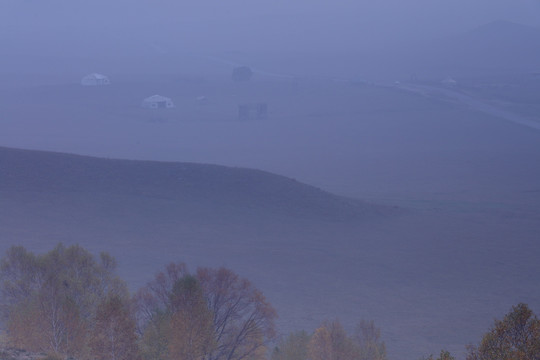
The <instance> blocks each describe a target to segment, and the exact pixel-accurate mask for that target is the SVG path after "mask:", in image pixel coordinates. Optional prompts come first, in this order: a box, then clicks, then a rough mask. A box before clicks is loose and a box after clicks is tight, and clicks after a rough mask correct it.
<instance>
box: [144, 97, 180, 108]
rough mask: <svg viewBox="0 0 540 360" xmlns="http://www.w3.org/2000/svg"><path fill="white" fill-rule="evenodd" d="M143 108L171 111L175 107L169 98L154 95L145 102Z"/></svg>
mask: <svg viewBox="0 0 540 360" xmlns="http://www.w3.org/2000/svg"><path fill="white" fill-rule="evenodd" d="M142 107H143V108H147V109H170V108H173V107H174V103H173V101H172V100H171V99H170V98H168V97H165V96H161V95H152V96H150V97H147V98H146V99H144V100H143V102H142Z"/></svg>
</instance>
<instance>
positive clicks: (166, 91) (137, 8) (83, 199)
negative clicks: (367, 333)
mask: <svg viewBox="0 0 540 360" xmlns="http://www.w3.org/2000/svg"><path fill="white" fill-rule="evenodd" d="M538 44H540V1H537V0H534V1H533V0H513V1H503V0H469V1H466V0H454V1H442V0H441V1H439V0H410V1H404V0H384V1H352V0H342V1H338V2H334V3H331V2H330V1H319V0H315V1H308V0H288V1H285V0H275V1H266V0H251V1H248V0H221V1H218V0H202V1H195V0H193V1H173V0H155V1H150V0H148V1H146V0H115V1H105V0H96V1H79V0H71V1H68V0H64V1H62V0H18V1H14V0H0V49H1V50H0V54H1V56H0V77H1V80H0V251H1V252H2V253H3V252H4V251H5V250H6V249H7V248H8V247H9V246H11V245H17V244H21V245H24V246H27V247H28V248H30V249H32V250H35V251H47V250H49V249H51V248H52V247H53V246H54V245H55V244H56V243H57V242H58V241H63V242H65V243H68V244H73V243H79V244H81V245H82V246H84V247H88V248H89V249H90V250H91V251H93V252H95V253H97V252H99V251H102V250H105V251H109V252H110V253H111V254H112V255H113V256H115V257H117V258H118V259H119V264H120V271H121V274H122V275H123V276H124V277H125V278H126V279H127V280H128V282H129V285H130V288H131V289H132V290H134V289H136V288H137V287H138V286H141V285H142V284H144V283H145V282H146V281H148V280H149V278H150V277H151V275H152V274H153V273H154V272H155V271H157V270H158V269H161V268H162V267H163V265H164V264H165V263H166V262H168V261H185V262H187V263H188V265H189V266H190V267H191V268H192V269H195V268H196V267H197V266H200V265H204V266H214V267H217V266H222V265H224V266H227V267H230V268H232V269H234V270H235V271H238V272H239V273H240V274H241V275H242V276H246V277H248V278H249V279H250V280H252V281H253V282H254V283H255V284H256V285H257V286H258V287H260V289H261V290H262V291H263V292H264V294H265V295H266V296H267V298H268V299H269V301H270V302H271V303H272V304H274V305H275V307H276V309H277V311H278V313H279V315H280V319H279V320H278V332H279V334H280V335H281V336H286V335H287V334H288V333H289V332H291V331H295V330H300V329H305V330H307V331H308V332H311V331H313V330H314V329H315V328H316V327H317V326H319V325H320V323H321V322H322V321H324V320H325V319H334V318H340V319H341V320H343V323H344V325H345V326H346V328H347V329H352V328H353V327H354V325H355V322H356V321H358V320H360V319H361V318H364V319H373V320H375V322H376V324H377V325H379V326H380V327H381V330H382V334H383V340H385V341H386V344H387V347H388V358H389V359H390V360H393V359H399V358H409V359H418V358H420V357H421V356H427V355H429V354H430V353H434V354H438V353H439V351H440V350H441V349H448V350H450V351H451V352H452V353H453V354H454V355H455V356H456V358H457V359H460V360H461V359H464V358H465V345H466V344H468V343H478V341H479V340H480V339H481V336H482V334H483V333H484V332H485V331H487V330H488V328H489V326H490V325H491V324H492V320H493V318H501V317H502V316H503V315H504V313H505V312H507V311H508V310H509V309H510V307H511V306H512V305H515V304H517V303H518V302H526V303H528V304H529V305H530V307H531V308H532V309H533V310H534V311H536V312H537V313H538V312H539V311H540V290H539V289H538V286H537V285H538V284H537V282H538V281H537V276H538V274H540V263H539V262H538V261H537V259H538V257H539V256H540V245H539V244H538V235H537V234H538V233H539V232H540V185H539V184H540V167H539V166H538V163H539V161H540V115H539V114H540V105H539V104H540V95H539V94H540V75H539V73H540V65H539V64H540V47H539V46H538ZM241 66H247V67H249V69H250V70H251V72H252V76H251V78H249V79H248V80H245V81H234V80H233V76H232V75H233V70H234V69H235V68H236V69H237V68H238V67H241ZM94 72H97V73H100V74H104V75H106V76H107V77H108V79H109V80H110V84H108V85H106V86H83V85H82V84H81V79H82V78H83V77H84V76H85V75H88V74H91V73H94ZM155 94H159V95H162V96H166V97H168V98H170V100H171V101H172V102H174V107H172V108H155V109H154V108H145V107H144V106H143V105H144V104H143V100H144V99H146V98H148V97H149V96H152V95H155ZM253 104H255V107H256V108H257V106H262V108H264V109H266V110H264V114H262V115H261V116H259V114H258V113H255V115H253V111H252V110H253V109H254V108H253ZM159 106H161V105H159ZM242 106H247V108H248V109H250V110H249V111H248V115H247V116H243V115H242V113H241V108H242ZM250 106H251V107H250ZM156 107H158V105H156ZM257 109H258V108H257ZM250 111H251V112H250ZM257 111H258V110H257ZM8 148H16V149H26V150H36V152H28V153H26V152H17V151H14V150H11V149H8ZM39 151H53V152H58V153H69V154H77V155H85V156H94V157H97V158H99V159H126V160H144V161H157V162H160V163H159V164H157V163H153V162H152V163H148V162H141V163H138V162H133V163H132V162H126V163H122V165H121V166H120V165H119V166H118V168H117V169H116V168H115V167H114V166H112V165H111V163H108V162H107V161H108V160H97V159H88V158H83V157H81V158H78V157H64V155H58V154H56V155H52V154H44V153H41V152H39ZM163 162H170V163H163ZM186 162H187V163H191V165H189V166H193V168H191V167H189V166H187V167H185V168H184V167H182V166H181V165H178V166H179V167H177V164H176V163H186ZM175 164H176V165H175ZM201 164H203V165H201ZM208 164H216V165H223V166H227V167H232V168H214V167H209V165H208ZM188 168H189V169H192V170H190V171H193V173H190V172H189V171H187V170H185V169H188ZM104 169H107V170H104ZM126 169H128V170H126ZM148 169H160V170H159V171H156V173H155V174H154V173H148ZM179 169H180V170H179ZM243 169H249V170H243ZM251 169H255V170H262V171H264V172H262V173H261V172H251V171H252V170H251ZM182 171H185V173H182ZM177 172H179V173H177ZM270 173H273V174H277V175H280V176H284V177H285V178H282V177H275V176H274V175H272V174H270ZM163 174H168V175H170V174H173V175H174V176H176V177H177V180H178V181H177V182H167V181H168V180H167V181H165V180H163V178H160V176H162V177H164V178H166V179H169V178H168V177H167V176H168V175H163ZM193 174H200V177H199V178H198V179H200V183H198V184H197V186H193V184H190V183H187V182H186V183H185V182H184V179H185V178H189V176H191V175H193ZM171 176H172V175H171ZM197 176H199V175H197ZM195 178H197V177H196V176H195ZM291 179H293V180H291ZM186 184H187V185H186ZM306 184H307V185H306ZM308 185H309V186H308ZM111 189H113V190H111ZM134 189H135V190H134ZM141 189H142V190H141ZM194 189H195V190H194ZM179 194H180V195H179ZM186 194H187V195H186ZM333 194H335V195H338V196H337V197H336V196H334V195H333ZM179 199H180V200H179ZM186 199H187V200H186ZM351 204H353V205H351ZM276 209H277V210H276ZM351 209H352V210H351ZM350 213H352V215H351V214H350ZM358 214H360V215H358ZM349 215H350V216H349ZM351 219H352V220H351ZM0 345H1V343H0Z"/></svg>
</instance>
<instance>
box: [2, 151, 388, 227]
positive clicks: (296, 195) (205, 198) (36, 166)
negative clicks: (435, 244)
mask: <svg viewBox="0 0 540 360" xmlns="http://www.w3.org/2000/svg"><path fill="white" fill-rule="evenodd" d="M0 191H4V192H11V191H16V192H28V191H31V192H38V193H87V194H114V195H116V196H118V195H122V196H131V197H144V198H159V199H166V200H170V201H175V202H179V203H181V204H185V206H186V207H189V206H190V204H196V206H197V207H198V208H201V207H204V206H207V207H208V212H209V213H211V212H215V211H217V210H216V209H218V208H223V207H225V208H227V209H229V210H228V211H233V212H250V213H273V214H276V215H280V216H295V217H300V218H312V217H316V218H319V217H322V218H325V219H332V220H336V219H340V220H344V219H356V218H361V217H362V216H364V215H367V214H371V215H372V214H375V213H377V212H378V211H379V210H380V208H379V207H376V206H373V205H369V204H365V203H361V202H359V201H356V200H352V199H346V198H342V197H339V196H336V195H333V194H330V193H327V192H325V191H323V190H320V189H318V188H315V187H313V186H309V185H306V184H302V183H299V182H297V181H295V180H293V179H290V178H286V177H284V176H279V175H275V174H271V173H267V172H264V171H259V170H252V169H243V168H231V167H225V166H217V165H208V164H194V163H166V162H154V161H129V160H111V159H99V158H92V157H86V156H77V155H69V154H62V153H52V152H43V151H30V150H17V149H10V148H2V147H0Z"/></svg>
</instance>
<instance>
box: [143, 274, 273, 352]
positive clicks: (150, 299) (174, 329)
mask: <svg viewBox="0 0 540 360" xmlns="http://www.w3.org/2000/svg"><path fill="white" fill-rule="evenodd" d="M190 282H191V285H189V283H190ZM188 285H189V286H188ZM190 286H193V288H191V289H190ZM199 287H200V296H201V298H202V300H203V301H202V302H200V301H199V300H198V299H199V295H196V294H198V293H199V290H197V289H198V288H199ZM182 289H183V290H182ZM180 290H182V291H180ZM136 302H137V304H138V312H139V322H140V329H141V333H142V334H143V343H145V346H147V347H148V351H147V352H146V353H147V354H150V353H154V354H155V353H159V354H161V355H160V356H164V357H165V358H166V359H167V358H173V357H174V356H173V354H172V353H173V352H176V353H177V354H178V353H179V352H181V353H182V354H188V353H189V354H191V355H190V356H192V355H193V354H196V353H198V350H197V351H195V350H194V349H195V348H198V349H204V351H203V356H202V358H203V359H206V360H242V359H248V358H249V359H257V358H264V356H265V353H266V344H267V342H268V340H269V339H271V338H273V337H274V336H275V325H274V320H275V318H276V312H275V310H274V309H273V308H272V306H271V305H270V304H269V303H268V302H267V301H266V299H265V297H264V296H263V294H262V293H261V292H260V291H259V290H257V289H256V288H255V287H254V286H253V285H252V284H251V283H250V282H249V281H248V280H246V279H242V278H240V277H239V276H238V275H236V274H235V273H234V272H232V271H231V270H228V269H225V268H221V269H208V268H201V269H198V271H197V273H196V275H195V276H193V277H192V276H191V275H189V273H188V272H187V270H186V267H185V265H183V264H170V265H168V266H167V268H166V270H165V271H163V272H160V273H158V275H157V276H156V278H155V279H154V280H153V281H151V282H150V283H148V284H147V285H146V286H145V287H144V288H143V289H141V290H140V291H139V292H138V293H137V295H136ZM201 305H202V306H203V307H204V309H203V307H201ZM206 319H210V320H211V321H210V325H211V326H210V329H211V335H210V337H208V338H207V337H206V336H205V335H204V334H205V333H206V332H205V331H206V330H205V329H206V326H205V325H204V324H206ZM189 324H191V325H189ZM165 329H168V330H167V333H166V331H164V330H165ZM196 333H198V334H199V335H200V336H201V338H200V339H199V340H201V342H191V345H190V346H193V347H194V348H193V349H187V348H186V346H187V345H186V344H187V343H186V342H185V341H179V340H178V336H180V334H184V335H182V336H188V338H189V337H190V336H191V335H189V334H196ZM186 334H188V335H186ZM156 337H157V338H158V339H159V340H160V341H157V342H152V343H146V342H145V341H144V339H145V338H148V339H154V340H152V341H155V338H156ZM164 339H165V342H163V341H162V340H164ZM193 339H194V338H193ZM184 340H185V339H184ZM164 343H166V344H167V350H165V349H164V348H162V347H161V348H160V349H157V348H156V346H158V345H159V344H161V345H159V346H163V344H164Z"/></svg>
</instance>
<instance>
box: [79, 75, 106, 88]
mask: <svg viewBox="0 0 540 360" xmlns="http://www.w3.org/2000/svg"><path fill="white" fill-rule="evenodd" d="M110 83H111V82H110V81H109V78H108V77H106V76H105V75H102V74H98V73H93V74H88V75H86V76H85V77H83V78H82V80H81V85H83V86H100V85H109V84H110Z"/></svg>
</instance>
